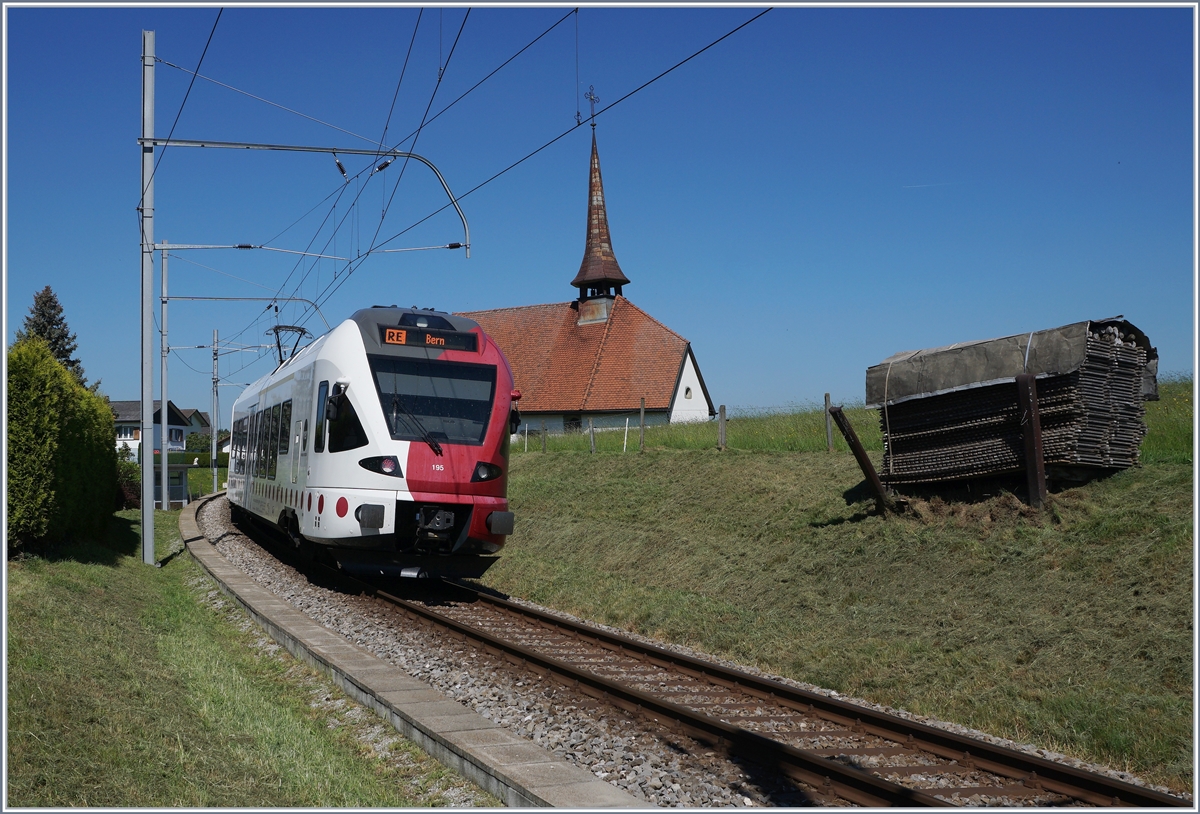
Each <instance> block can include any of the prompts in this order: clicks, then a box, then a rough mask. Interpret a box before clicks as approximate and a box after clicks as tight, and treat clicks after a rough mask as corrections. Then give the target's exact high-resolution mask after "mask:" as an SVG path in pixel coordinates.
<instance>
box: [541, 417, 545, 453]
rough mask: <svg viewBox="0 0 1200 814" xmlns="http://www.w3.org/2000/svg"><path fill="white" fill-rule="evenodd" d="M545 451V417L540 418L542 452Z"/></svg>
mask: <svg viewBox="0 0 1200 814" xmlns="http://www.w3.org/2000/svg"><path fill="white" fill-rule="evenodd" d="M545 451H546V419H544V418H543V419H542V452H545Z"/></svg>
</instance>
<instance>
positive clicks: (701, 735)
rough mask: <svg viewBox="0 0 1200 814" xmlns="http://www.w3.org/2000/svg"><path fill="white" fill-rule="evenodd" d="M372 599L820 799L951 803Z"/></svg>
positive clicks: (428, 614)
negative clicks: (667, 725) (797, 784)
mask: <svg viewBox="0 0 1200 814" xmlns="http://www.w3.org/2000/svg"><path fill="white" fill-rule="evenodd" d="M455 584H456V583H455ZM374 595H375V596H376V597H377V598H380V599H383V600H384V601H386V602H388V603H389V604H391V605H393V606H395V607H397V608H399V609H401V610H402V611H403V612H405V613H408V614H410V615H412V616H414V617H415V618H417V619H420V620H422V621H425V622H428V623H431V624H433V625H435V626H437V627H442V628H446V629H448V630H450V631H452V632H454V633H455V634H456V635H457V636H458V637H459V638H461V639H462V640H464V641H467V642H472V641H474V642H479V643H480V644H482V645H483V647H484V648H485V649H486V650H487V651H488V652H490V653H492V654H493V655H498V656H502V657H504V658H505V659H506V660H508V661H509V662H511V663H512V664H514V665H516V666H520V667H524V668H526V669H532V670H534V671H535V672H539V673H543V674H550V675H552V676H553V677H555V678H556V679H557V680H559V681H560V682H561V683H563V684H565V685H567V686H569V687H571V688H573V689H576V690H579V691H581V692H583V693H585V694H587V695H590V696H592V697H593V698H596V699H597V700H600V701H603V702H605V703H609V704H613V705H615V706H617V707H620V708H621V709H624V710H626V711H627V712H630V713H632V714H634V715H635V716H639V717H643V718H652V719H653V718H656V716H657V717H661V718H665V719H667V720H668V721H670V722H672V723H673V724H674V725H675V728H676V729H677V730H682V732H683V733H684V734H686V735H688V736H689V737H691V738H694V739H695V740H697V741H700V742H701V743H704V744H706V745H709V746H710V747H712V748H716V749H719V750H722V751H727V752H730V753H732V754H736V755H737V756H738V757H741V758H744V759H746V760H749V761H753V762H754V763H757V764H759V765H761V766H764V767H767V768H770V769H775V770H777V771H779V772H781V773H783V774H785V775H787V776H788V777H791V778H792V779H794V780H799V781H801V782H804V783H806V784H808V785H809V786H812V787H814V788H815V789H817V794H819V795H821V796H825V797H835V798H842V799H844V800H848V801H850V802H853V803H858V804H859V805H864V806H876V807H877V806H907V807H913V806H921V807H929V806H952V805H953V803H951V802H949V801H947V800H942V799H939V798H937V797H934V796H933V795H931V794H928V793H927V792H924V791H919V790H914V789H910V788H907V787H905V786H902V785H900V784H898V783H892V782H890V781H887V780H884V779H882V778H880V777H876V776H875V775H872V774H869V773H867V772H864V771H862V770H861V769H856V768H853V767H850V766H846V765H844V764H841V763H837V762H834V761H829V760H825V759H823V758H820V757H815V756H813V755H811V754H809V753H807V752H805V751H803V750H801V749H797V748H795V747H794V746H790V745H788V744H786V743H781V742H779V741H776V740H772V739H771V738H767V737H764V736H763V735H760V734H758V733H756V732H750V731H749V730H746V729H742V728H740V727H737V726H734V725H732V724H728V723H725V722H724V721H720V720H717V719H716V718H713V717H712V716H710V715H705V714H704V713H701V712H696V711H695V710H691V709H688V708H687V707H684V706H681V705H678V704H673V703H671V702H669V701H663V700H661V699H659V698H656V697H655V696H653V695H651V694H648V693H643V692H640V691H638V690H634V689H631V688H629V687H627V686H625V685H623V684H620V683H618V682H615V681H610V680H608V679H605V678H601V677H599V676H596V675H594V674H592V673H590V672H587V671H586V670H581V669H578V668H576V667H573V666H571V665H569V664H567V663H565V662H562V661H559V660H558V659H555V658H551V657H549V656H545V655H542V654H540V653H538V652H536V651H534V650H531V649H528V648H525V647H522V646H520V645H517V644H514V643H512V642H509V641H507V640H505V639H501V638H499V637H497V636H493V635H491V634H490V633H487V632H485V631H482V630H480V629H479V628H476V627H473V626H471V625H467V624H464V623H462V622H459V621H457V620H455V619H451V618H450V617H448V616H445V615H443V614H441V613H438V612H437V611H434V610H430V609H429V608H427V607H423V606H422V605H421V604H419V603H416V602H412V601H409V600H406V599H402V598H400V597H397V596H394V595H392V594H389V593H387V592H386V591H382V590H379V589H375V591H374Z"/></svg>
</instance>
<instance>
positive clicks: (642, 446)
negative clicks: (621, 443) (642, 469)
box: [638, 398, 646, 452]
mask: <svg viewBox="0 0 1200 814" xmlns="http://www.w3.org/2000/svg"><path fill="white" fill-rule="evenodd" d="M638 425H639V426H640V429H639V430H638V452H645V451H646V399H644V398H643V399H642V408H641V417H640V418H639V419H638Z"/></svg>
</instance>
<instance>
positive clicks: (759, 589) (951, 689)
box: [485, 380, 1193, 790]
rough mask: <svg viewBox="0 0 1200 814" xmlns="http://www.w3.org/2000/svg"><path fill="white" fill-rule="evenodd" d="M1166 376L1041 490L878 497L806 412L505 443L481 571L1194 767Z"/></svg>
mask: <svg viewBox="0 0 1200 814" xmlns="http://www.w3.org/2000/svg"><path fill="white" fill-rule="evenodd" d="M1163 391H1164V392H1163V400H1162V401H1161V402H1158V403H1152V404H1150V405H1148V408H1149V409H1148V414H1147V421H1148V424H1149V427H1150V432H1149V435H1148V437H1147V444H1148V445H1149V444H1157V446H1156V447H1154V448H1153V449H1154V451H1153V452H1152V453H1151V454H1147V455H1146V458H1147V459H1148V462H1147V463H1146V464H1145V465H1143V466H1140V467H1138V468H1135V469H1131V470H1127V471H1125V472H1121V473H1118V474H1116V475H1113V476H1111V477H1108V478H1104V479H1101V480H1098V481H1095V482H1093V483H1090V484H1087V485H1085V486H1081V487H1077V488H1072V489H1066V490H1063V491H1059V492H1057V493H1054V494H1052V495H1051V497H1050V502H1049V506H1048V507H1047V508H1046V509H1045V510H1043V511H1040V512H1035V511H1033V510H1030V509H1029V508H1028V507H1026V506H1025V505H1024V504H1023V503H1022V502H1021V501H1019V500H1018V499H1017V498H1016V497H1014V496H1013V495H1012V494H1009V493H1005V492H1002V491H1001V492H998V493H996V494H993V495H991V496H989V497H983V498H977V499H976V500H975V501H974V502H969V503H957V502H952V501H949V500H945V499H942V498H938V497H932V498H928V499H920V500H914V501H913V503H912V509H911V511H909V512H908V513H907V514H905V515H903V516H892V517H888V518H883V517H880V516H877V515H876V514H875V513H874V511H873V508H872V507H873V503H872V501H871V500H870V498H869V495H868V494H867V492H866V490H865V489H864V488H863V483H862V475H861V473H860V472H859V470H858V468H857V466H856V465H855V463H854V461H853V459H852V457H851V456H850V455H848V454H846V453H843V452H836V453H834V454H829V453H827V452H824V427H823V419H822V424H821V426H820V447H819V448H820V450H821V451H817V452H803V451H802V452H762V451H746V450H743V449H739V448H737V447H736V446H734V445H733V442H732V437H731V447H733V448H732V449H730V450H728V451H726V452H724V453H721V452H717V451H715V449H711V448H709V449H697V450H677V449H671V448H667V447H666V445H663V444H660V445H657V446H656V447H652V448H651V450H650V451H648V452H647V453H646V454H644V455H638V454H636V453H633V454H625V455H622V454H597V455H590V454H588V453H586V452H559V453H552V454H546V455H543V454H541V453H540V451H539V452H537V453H534V452H532V451H531V452H530V453H528V454H517V455H514V456H513V460H512V472H511V476H510V481H509V496H510V499H511V502H512V505H513V508H514V511H515V512H516V513H517V518H518V521H517V522H518V525H517V533H516V534H515V535H513V536H512V537H511V538H510V539H509V542H508V545H507V546H506V548H505V550H504V556H503V557H502V559H501V560H500V562H499V563H498V564H497V565H496V566H494V567H493V568H492V569H491V571H489V572H488V574H487V575H486V577H485V581H486V582H487V583H488V584H489V585H492V586H493V587H496V588H498V589H500V590H504V591H508V592H511V593H514V594H518V595H521V596H526V597H528V598H530V599H533V600H536V601H540V602H544V603H546V604H549V605H552V606H554V607H558V608H561V609H563V610H567V611H570V612H573V613H577V614H580V615H583V616H586V617H590V618H594V619H599V620H601V621H605V622H608V623H610V624H615V625H618V626H622V627H625V628H627V629H630V630H636V631H639V632H642V633H646V634H649V635H653V636H657V637H661V638H663V639H667V640H670V641H675V642H681V643H684V644H689V645H693V646H696V647H699V648H701V649H704V650H707V651H710V652H714V653H717V654H720V655H724V656H727V657H730V658H734V659H737V660H739V661H742V662H746V663H750V664H754V665H757V666H760V667H762V668H764V669H767V670H770V671H773V672H776V673H781V674H783V675H787V676H790V677H792V678H795V679H799V680H803V681H810V682H813V683H816V684H819V685H822V686H825V687H830V688H833V689H836V690H838V691H839V692H843V693H848V694H851V695H855V696H861V697H864V698H868V699H871V700H873V701H876V702H879V703H883V704H889V705H892V706H897V707H902V708H905V709H909V710H911V711H914V712H918V713H923V714H928V715H933V716H936V717H940V718H944V719H949V720H953V721H956V722H959V723H962V724H966V725H969V726H974V727H977V728H979V729H983V730H986V731H989V732H992V733H994V734H997V735H1002V736H1006V737H1010V738H1013V739H1016V740H1019V741H1023V742H1034V743H1037V744H1039V745H1040V746H1042V747H1044V748H1049V749H1054V750H1059V751H1063V752H1066V753H1069V754H1073V755H1077V756H1080V757H1083V758H1087V759H1092V760H1096V761H1100V762H1103V763H1106V764H1109V765H1112V766H1116V767H1119V768H1122V769H1127V770H1131V771H1136V772H1138V773H1140V774H1142V775H1144V776H1146V777H1148V778H1151V779H1153V780H1157V781H1160V782H1164V783H1167V784H1169V785H1171V786H1172V787H1174V788H1176V789H1186V790H1190V789H1191V784H1192V765H1193V763H1192V754H1193V753H1192V734H1193V725H1192V721H1193V709H1192V689H1193V688H1192V641H1193V630H1192V622H1193V620H1192V608H1193V601H1192V597H1193V584H1192V583H1193V573H1192V559H1193V554H1192V552H1193V539H1192V512H1193V507H1192V482H1193V469H1192V465H1191V449H1192V430H1191V423H1190V415H1191V385H1190V380H1188V381H1186V382H1178V383H1172V382H1165V383H1164V387H1163ZM817 416H818V418H821V414H820V411H819V410H818V411H817ZM754 420H756V421H757V420H759V419H754ZM762 420H763V421H764V424H765V426H764V430H763V435H764V436H766V435H767V434H768V432H772V433H774V434H775V435H776V437H780V436H786V433H785V432H782V431H780V430H778V429H776V427H778V426H786V424H785V423H783V422H780V423H779V424H776V423H774V422H775V419H773V418H771V419H768V418H763V419H762ZM805 420H807V419H803V418H797V419H795V421H794V422H793V425H794V426H803V424H804V421H805ZM748 423H749V422H748V421H747V422H744V424H748ZM810 423H811V422H810ZM768 427H769V428H771V429H770V430H768V429H767V428H768ZM606 434H607V433H606ZM810 434H811V433H810ZM865 434H866V433H864V435H865ZM599 435H600V434H598V437H599ZM797 435H800V433H799V432H798V433H797ZM539 449H540V447H539ZM531 450H532V444H531ZM618 453H619V447H618ZM874 457H876V459H877V462H878V452H876V454H875V456H874Z"/></svg>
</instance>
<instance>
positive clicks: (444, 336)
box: [380, 328, 479, 351]
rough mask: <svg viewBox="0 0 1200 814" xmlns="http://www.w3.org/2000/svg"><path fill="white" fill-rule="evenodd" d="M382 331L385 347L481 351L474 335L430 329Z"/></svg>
mask: <svg viewBox="0 0 1200 814" xmlns="http://www.w3.org/2000/svg"><path fill="white" fill-rule="evenodd" d="M380 331H381V332H382V334H383V344H385V345H405V346H406V347H410V348H437V349H439V350H467V351H478V350H479V345H478V342H477V340H476V338H475V334H473V333H458V332H457V331H432V330H429V329H428V328H381V329H380Z"/></svg>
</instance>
